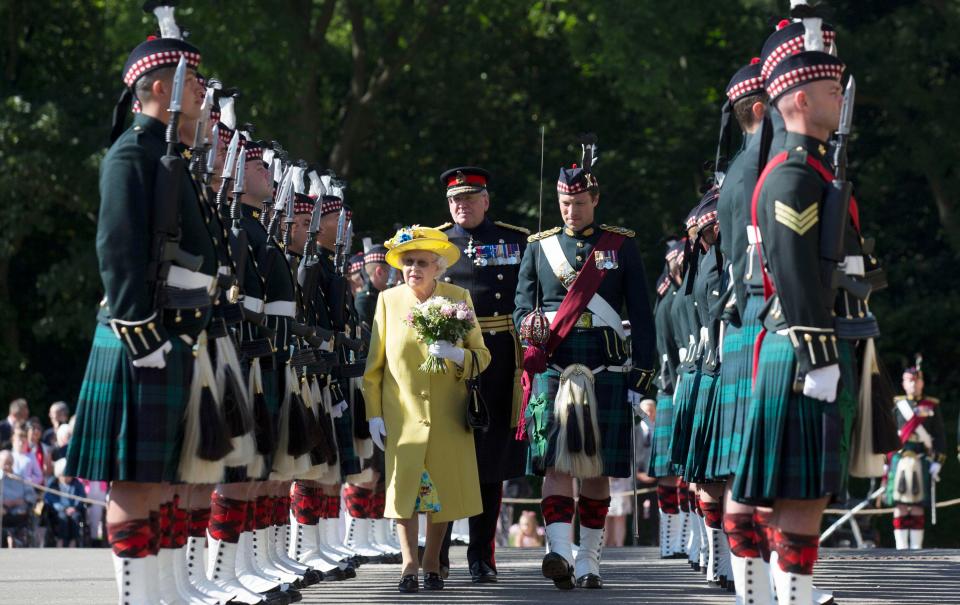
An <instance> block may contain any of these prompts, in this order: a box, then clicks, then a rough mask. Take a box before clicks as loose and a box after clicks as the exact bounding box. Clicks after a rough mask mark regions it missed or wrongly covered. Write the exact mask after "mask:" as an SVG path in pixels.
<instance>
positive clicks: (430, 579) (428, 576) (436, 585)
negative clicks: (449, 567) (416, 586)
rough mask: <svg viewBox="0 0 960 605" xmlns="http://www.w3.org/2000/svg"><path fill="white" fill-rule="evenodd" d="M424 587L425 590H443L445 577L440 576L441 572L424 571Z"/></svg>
mask: <svg viewBox="0 0 960 605" xmlns="http://www.w3.org/2000/svg"><path fill="white" fill-rule="evenodd" d="M423 589H424V590H443V578H441V577H440V574H438V573H436V572H433V571H426V572H424V573H423Z"/></svg>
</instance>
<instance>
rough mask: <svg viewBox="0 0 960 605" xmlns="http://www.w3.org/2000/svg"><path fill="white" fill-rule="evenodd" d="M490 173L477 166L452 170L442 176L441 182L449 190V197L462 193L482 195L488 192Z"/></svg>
mask: <svg viewBox="0 0 960 605" xmlns="http://www.w3.org/2000/svg"><path fill="white" fill-rule="evenodd" d="M489 181H490V173H489V172H487V171H486V170H484V169H483V168H479V167H477V166H461V167H459V168H451V169H450V170H447V171H446V172H444V173H443V174H441V175H440V182H441V183H443V186H444V187H446V188H447V197H448V198H449V197H454V196H456V195H460V194H461V193H480V192H481V191H486V189H487V183H488V182H489Z"/></svg>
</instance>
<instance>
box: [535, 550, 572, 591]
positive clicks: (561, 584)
mask: <svg viewBox="0 0 960 605" xmlns="http://www.w3.org/2000/svg"><path fill="white" fill-rule="evenodd" d="M540 571H542V572H543V577H545V578H547V579H550V580H553V585H554V586H556V587H557V588H559V589H560V590H572V589H573V586H574V584H573V566H572V565H570V563H568V562H567V560H566V559H564V558H563V555H560V554H557V553H555V552H548V553H547V554H546V556H544V557H543V563H541V564H540Z"/></svg>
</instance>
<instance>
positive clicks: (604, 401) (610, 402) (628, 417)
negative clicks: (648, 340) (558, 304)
mask: <svg viewBox="0 0 960 605" xmlns="http://www.w3.org/2000/svg"><path fill="white" fill-rule="evenodd" d="M608 329H609V328H608ZM604 349H605V345H604V339H603V330H602V329H596V328H592V329H591V328H575V329H573V330H571V332H570V334H569V335H568V336H567V338H566V339H565V340H564V341H563V342H562V343H561V344H560V346H559V347H557V350H556V351H554V353H553V356H552V357H551V358H550V363H551V364H556V365H558V366H560V367H562V368H565V367H567V366H569V365H571V364H574V363H581V364H583V365H585V366H587V367H589V368H596V367H599V366H601V365H606V364H607V361H606V358H605V356H604ZM559 386H560V372H559V371H557V370H556V369H555V368H553V367H550V368H548V369H547V371H546V372H543V373H541V374H537V375H536V376H535V377H534V380H533V389H532V392H531V397H530V404H529V405H528V406H527V411H526V414H525V417H526V426H527V430H528V432H530V431H536V432H537V433H539V434H540V435H543V436H545V438H546V440H547V446H546V449H545V452H544V455H543V457H542V458H539V457H538V456H536V455H534V448H533V447H531V448H529V450H528V452H527V474H529V475H539V476H543V475H544V473H545V472H546V470H547V469H548V468H551V467H553V466H554V465H555V462H556V455H557V452H556V445H557V434H558V429H559V426H560V424H559V422H558V420H557V418H556V417H555V414H554V401H555V399H556V396H557V391H558V389H559ZM594 392H595V394H596V398H597V410H596V414H597V425H598V426H599V428H600V435H599V438H600V439H599V441H600V448H599V450H600V452H599V453H600V458H601V460H602V461H603V476H605V477H630V476H632V473H633V470H632V469H631V466H632V464H633V463H632V462H631V459H630V454H631V448H632V447H633V444H632V442H631V436H632V431H633V409H632V408H631V406H630V404H629V403H628V401H627V381H626V376H625V375H624V374H622V373H619V372H607V371H603V372H600V373H598V374H595V375H594Z"/></svg>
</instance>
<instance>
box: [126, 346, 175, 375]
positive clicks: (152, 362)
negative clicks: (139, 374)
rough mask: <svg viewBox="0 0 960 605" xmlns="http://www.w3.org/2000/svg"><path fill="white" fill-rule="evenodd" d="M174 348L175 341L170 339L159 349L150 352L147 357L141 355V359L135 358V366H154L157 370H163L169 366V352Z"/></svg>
mask: <svg viewBox="0 0 960 605" xmlns="http://www.w3.org/2000/svg"><path fill="white" fill-rule="evenodd" d="M172 350H173V343H171V342H170V341H169V340H168V341H167V342H165V343H163V345H161V347H160V348H159V349H157V350H156V351H154V352H153V353H150V354H149V355H147V356H146V357H141V358H140V359H134V360H133V367H135V368H153V369H156V370H162V369H163V368H165V367H167V353H169V352H170V351H172Z"/></svg>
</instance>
